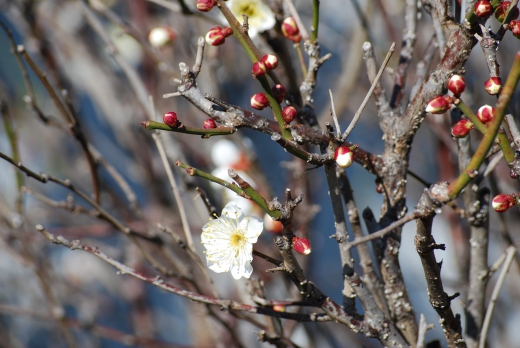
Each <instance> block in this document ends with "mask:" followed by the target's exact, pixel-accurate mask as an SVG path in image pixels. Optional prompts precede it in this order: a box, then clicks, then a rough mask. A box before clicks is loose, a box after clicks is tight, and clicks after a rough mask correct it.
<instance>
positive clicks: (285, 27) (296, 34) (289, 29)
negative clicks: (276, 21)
mask: <svg viewBox="0 0 520 348" xmlns="http://www.w3.org/2000/svg"><path fill="white" fill-rule="evenodd" d="M282 34H283V36H285V38H286V39H289V40H291V41H292V42H294V43H298V42H300V41H301V40H302V36H301V35H300V29H298V24H296V21H295V20H294V18H293V17H287V18H285V19H284V21H283V22H282Z"/></svg>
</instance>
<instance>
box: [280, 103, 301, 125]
mask: <svg viewBox="0 0 520 348" xmlns="http://www.w3.org/2000/svg"><path fill="white" fill-rule="evenodd" d="M297 115H298V111H296V108H295V107H294V106H286V107H284V108H283V110H282V117H283V120H284V121H285V122H286V123H291V122H292V121H294V119H295V118H296V116H297Z"/></svg>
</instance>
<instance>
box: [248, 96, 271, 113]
mask: <svg viewBox="0 0 520 348" xmlns="http://www.w3.org/2000/svg"><path fill="white" fill-rule="evenodd" d="M267 106H269V99H267V96H266V95H265V94H264V93H257V94H254V95H253V96H252V97H251V107H252V108H253V109H257V110H262V109H263V108H265V107H267Z"/></svg>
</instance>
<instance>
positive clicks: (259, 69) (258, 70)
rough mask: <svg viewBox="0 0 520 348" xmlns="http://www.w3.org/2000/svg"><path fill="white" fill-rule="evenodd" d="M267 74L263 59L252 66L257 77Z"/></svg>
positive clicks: (253, 73)
mask: <svg viewBox="0 0 520 348" xmlns="http://www.w3.org/2000/svg"><path fill="white" fill-rule="evenodd" d="M265 74H267V67H266V66H265V64H264V63H263V62H261V61H258V62H254V63H253V66H252V67H251V75H253V77H254V78H255V79H256V78H257V77H259V76H264V75H265Z"/></svg>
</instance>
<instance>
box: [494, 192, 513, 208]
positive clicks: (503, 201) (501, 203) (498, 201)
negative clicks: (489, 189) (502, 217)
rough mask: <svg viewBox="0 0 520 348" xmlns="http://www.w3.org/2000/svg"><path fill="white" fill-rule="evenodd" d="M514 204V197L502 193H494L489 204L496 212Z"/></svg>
mask: <svg viewBox="0 0 520 348" xmlns="http://www.w3.org/2000/svg"><path fill="white" fill-rule="evenodd" d="M514 204H515V199H514V198H513V196H512V195H505V194H503V193H501V194H499V195H496V196H495V198H493V202H492V203H491V206H492V207H493V209H494V210H495V211H496V212H497V213H503V212H505V211H507V210H508V209H509V208H511V207H512V206H513V205H514Z"/></svg>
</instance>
